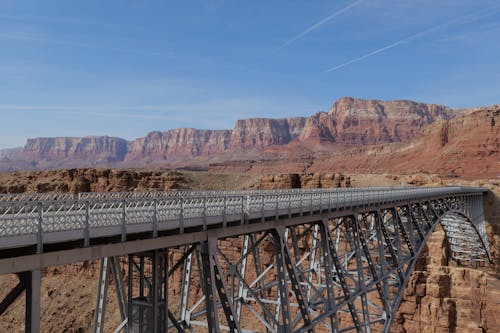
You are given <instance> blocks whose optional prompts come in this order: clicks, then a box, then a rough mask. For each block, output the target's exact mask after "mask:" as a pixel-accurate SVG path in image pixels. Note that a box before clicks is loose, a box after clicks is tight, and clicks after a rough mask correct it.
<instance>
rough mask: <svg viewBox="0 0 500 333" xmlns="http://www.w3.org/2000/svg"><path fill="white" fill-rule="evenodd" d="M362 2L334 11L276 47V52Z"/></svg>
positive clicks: (357, 1)
mask: <svg viewBox="0 0 500 333" xmlns="http://www.w3.org/2000/svg"><path fill="white" fill-rule="evenodd" d="M363 1H364V0H356V1H354V2H352V3H350V4H349V5H347V6H345V7H344V8H342V9H339V10H338V11H336V12H335V13H333V14H331V15H329V16H327V17H325V18H324V19H322V20H320V21H318V22H316V23H314V24H313V25H311V26H310V27H309V28H307V29H306V30H304V31H302V32H301V33H300V34H298V35H296V36H294V37H293V38H291V39H289V40H287V41H286V42H285V43H283V45H281V46H280V47H278V48H277V49H276V51H279V50H281V49H284V48H285V47H287V46H289V45H291V44H293V43H295V42H296V41H298V40H299V39H301V38H302V37H304V36H305V35H307V34H309V33H311V32H312V31H314V30H316V29H318V28H320V27H321V26H323V25H325V24H327V23H328V22H330V21H332V20H333V19H334V18H336V17H338V16H340V15H342V14H344V13H345V12H347V11H348V10H349V9H351V8H352V7H355V6H357V5H359V4H360V3H361V2H363Z"/></svg>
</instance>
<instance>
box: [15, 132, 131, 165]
mask: <svg viewBox="0 0 500 333" xmlns="http://www.w3.org/2000/svg"><path fill="white" fill-rule="evenodd" d="M126 153H127V141H126V140H124V139H120V138H113V137H108V136H88V137H83V138H67V137H59V138H35V139H28V141H27V142H26V145H25V146H24V149H23V151H22V153H21V155H22V157H23V158H24V159H33V160H47V161H57V160H65V159H75V160H90V161H94V162H117V161H122V160H123V158H124V157H125V154H126Z"/></svg>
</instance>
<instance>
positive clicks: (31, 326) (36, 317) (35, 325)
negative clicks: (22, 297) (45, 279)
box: [24, 270, 42, 333]
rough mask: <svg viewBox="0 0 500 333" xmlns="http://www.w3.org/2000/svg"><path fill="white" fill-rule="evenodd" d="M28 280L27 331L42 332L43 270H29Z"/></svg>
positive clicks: (32, 332) (27, 332)
mask: <svg viewBox="0 0 500 333" xmlns="http://www.w3.org/2000/svg"><path fill="white" fill-rule="evenodd" d="M26 275H27V279H28V281H26V282H27V283H26V314H25V316H26V317H25V326H24V330H25V332H26V333H39V332H40V303H41V298H40V297H41V287H42V272H41V271H39V270H36V271H30V272H28V274H26Z"/></svg>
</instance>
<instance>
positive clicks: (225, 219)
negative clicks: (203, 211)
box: [222, 194, 227, 228]
mask: <svg viewBox="0 0 500 333" xmlns="http://www.w3.org/2000/svg"><path fill="white" fill-rule="evenodd" d="M222 226H223V227H224V228H225V227H227V195H226V194H224V212H223V216H222Z"/></svg>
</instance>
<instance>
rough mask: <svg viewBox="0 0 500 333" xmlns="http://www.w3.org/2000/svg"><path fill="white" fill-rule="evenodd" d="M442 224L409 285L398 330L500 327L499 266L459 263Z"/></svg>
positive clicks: (395, 326) (398, 317)
mask: <svg viewBox="0 0 500 333" xmlns="http://www.w3.org/2000/svg"><path fill="white" fill-rule="evenodd" d="M448 246H449V245H448V244H447V241H446V238H445V235H444V231H443V230H442V228H440V227H438V230H437V231H434V233H433V234H432V236H431V237H430V238H429V240H428V241H427V243H426V248H425V250H424V253H423V254H422V255H421V257H420V258H419V262H418V263H417V265H416V268H415V271H414V272H413V273H412V274H411V277H410V279H409V282H408V286H407V287H406V289H405V291H404V294H403V300H402V302H401V305H400V307H399V311H398V313H397V315H396V318H395V319H394V324H393V325H392V329H391V331H392V332H401V333H403V332H405V333H411V332H433V333H434V332H435V333H439V332H443V333H444V332H477V333H483V332H497V331H498V329H499V328H500V320H499V319H498V311H499V310H500V303H498V299H499V298H500V280H499V279H498V276H497V275H496V274H495V273H494V272H490V271H488V270H486V271H485V270H484V269H483V270H478V269H472V268H467V267H457V266H456V264H455V263H454V262H452V261H451V260H450V258H449V255H448V251H446V249H448V248H449V247H448Z"/></svg>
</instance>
